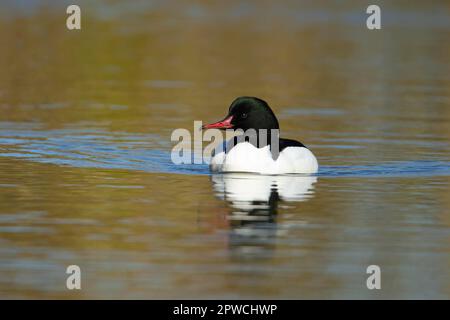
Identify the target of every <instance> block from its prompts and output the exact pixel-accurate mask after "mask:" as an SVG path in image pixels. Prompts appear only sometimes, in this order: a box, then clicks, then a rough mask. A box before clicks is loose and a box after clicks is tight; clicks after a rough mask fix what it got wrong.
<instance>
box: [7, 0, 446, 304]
mask: <svg viewBox="0 0 450 320" xmlns="http://www.w3.org/2000/svg"><path fill="white" fill-rule="evenodd" d="M1 6H3V7H2V10H0V12H2V13H5V12H7V13H8V14H7V15H5V14H1V15H0V48H1V50H0V70H2V72H1V73H0V296H1V297H2V298H64V299H74V298H290V299H299V298H333V299H335V298H358V299H359V298H375V299H379V298H391V299H392V298H448V297H450V272H449V270H450V268H449V266H450V259H449V251H450V196H449V194H450V193H449V182H450V156H449V155H450V141H449V138H450V129H449V128H450V72H449V71H450V58H449V57H450V54H449V53H450V45H449V42H448V39H449V36H450V23H449V21H450V19H449V18H450V13H449V8H448V6H445V5H439V4H429V3H427V4H425V3H422V2H417V3H415V2H411V3H410V2H408V7H405V6H400V5H398V6H395V5H393V4H391V3H385V4H382V7H383V12H385V13H383V17H384V18H383V21H384V22H383V29H382V30H381V31H376V32H372V31H368V30H367V29H366V28H365V14H364V12H365V8H362V7H361V4H360V3H359V2H358V1H354V2H352V1H348V2H346V4H345V5H343V6H339V7H338V6H337V5H332V4H330V3H327V2H320V1H319V2H317V3H316V2H315V3H314V4H311V3H303V2H297V1H285V2H284V3H279V4H278V3H277V4H275V3H271V2H258V4H242V3H240V2H238V1H228V2H227V3H226V4H225V3H223V4H215V5H213V4H206V3H204V4H196V5H188V4H185V3H181V2H180V3H178V2H170V3H166V2H163V1H161V2H159V1H156V2H153V3H152V4H147V2H146V1H142V2H141V1H136V2H133V4H124V3H123V4H119V3H115V2H106V1H105V2H104V1H98V2H92V1H85V2H83V1H82V2H81V7H82V9H83V15H85V16H83V17H84V20H83V21H84V22H83V28H82V30H81V31H79V32H71V31H70V32H69V31H67V29H65V25H64V23H62V22H61V21H64V20H63V19H62V18H63V17H64V12H65V7H66V3H64V2H58V4H55V3H52V2H47V3H45V2H44V1H42V2H40V1H20V2H19V3H16V2H13V1H6V2H4V4H2V5H1ZM61 12H62V13H63V15H61ZM240 95H255V96H258V97H261V98H264V99H266V100H267V101H268V102H269V103H270V105H271V106H272V107H273V109H274V111H275V113H276V114H277V116H278V118H279V122H280V125H281V130H282V135H283V136H284V137H288V138H294V139H298V140H300V141H301V142H303V143H304V144H306V145H307V146H308V147H310V149H311V150H312V151H313V152H314V153H315V154H316V156H317V158H318V160H319V164H320V170H319V173H318V174H317V175H314V176H301V175H286V176H278V177H276V176H260V175H246V174H226V175H211V174H210V173H209V171H208V167H207V165H204V164H203V165H182V166H177V165H174V164H173V163H172V162H171V161H170V151H171V148H172V147H173V145H174V143H173V142H171V141H170V135H171V132H172V130H173V129H175V128H186V129H188V130H190V131H191V132H192V131H193V121H194V120H203V121H204V122H210V121H213V120H218V119H221V118H222V117H223V116H224V115H225V113H226V111H227V108H228V106H229V104H230V103H231V101H232V100H233V99H234V98H235V97H237V96H240ZM71 264H76V265H79V266H80V267H81V270H82V290H80V291H77V292H74V291H69V290H67V289H66V287H65V281H66V276H67V275H66V274H65V270H66V267H67V266H68V265H71ZM371 264H376V265H379V266H380V267H381V270H382V289H381V290H368V289H367V287H366V278H367V274H366V268H367V266H369V265H371Z"/></svg>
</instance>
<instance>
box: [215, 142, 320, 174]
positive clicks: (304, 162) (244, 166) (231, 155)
mask: <svg viewBox="0 0 450 320" xmlns="http://www.w3.org/2000/svg"><path fill="white" fill-rule="evenodd" d="M210 168H211V171H214V172H254V173H262V174H286V173H316V172H317V170H318V168H319V164H318V163H317V159H316V157H315V156H314V154H313V153H312V152H311V151H310V150H309V149H307V148H304V147H287V148H285V149H283V151H281V152H280V154H279V156H278V158H277V159H276V160H274V159H273V158H272V154H271V152H270V149H269V146H266V147H264V148H256V147H255V146H253V145H252V144H251V143H249V142H242V143H238V144H237V145H236V146H234V147H233V148H232V149H231V150H230V151H229V152H228V153H225V152H224V151H220V152H218V153H217V154H216V155H214V157H213V158H212V159H211V163H210Z"/></svg>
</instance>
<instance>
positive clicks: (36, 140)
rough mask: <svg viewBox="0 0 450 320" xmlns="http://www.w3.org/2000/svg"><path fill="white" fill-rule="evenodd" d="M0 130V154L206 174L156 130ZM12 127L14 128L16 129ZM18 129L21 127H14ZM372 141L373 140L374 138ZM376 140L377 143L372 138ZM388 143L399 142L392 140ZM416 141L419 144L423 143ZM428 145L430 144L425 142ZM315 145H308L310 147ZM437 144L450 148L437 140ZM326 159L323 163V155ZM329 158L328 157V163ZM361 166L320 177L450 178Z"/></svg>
mask: <svg viewBox="0 0 450 320" xmlns="http://www.w3.org/2000/svg"><path fill="white" fill-rule="evenodd" d="M2 127H3V128H5V129H1V130H0V156H1V157H10V158H18V159H24V160H27V161H35V162H40V163H50V164H55V165H60V166H72V167H80V168H81V167H85V168H103V169H126V170H139V171H146V172H156V173H172V174H191V175H208V174H209V169H208V165H207V164H182V165H175V164H173V163H172V161H171V157H170V154H171V153H170V148H171V146H172V145H170V140H169V138H168V137H161V136H159V135H155V134H136V133H134V134H130V133H127V132H122V133H120V132H119V133H118V132H114V133H111V132H107V131H103V130H99V129H91V130H81V129H64V130H40V129H37V128H38V125H34V126H32V125H29V124H27V125H21V124H13V123H3V124H2ZM14 127H15V128H14ZM17 127H19V128H18V129H17ZM372 140H374V139H372ZM372 140H370V141H368V140H367V139H351V138H349V139H345V140H344V139H333V141H334V142H336V141H339V142H342V141H344V142H347V143H355V145H342V144H339V145H334V146H333V145H331V144H329V141H326V143H327V144H326V145H318V146H316V147H317V149H318V150H319V153H318V156H319V162H320V163H322V161H320V160H321V159H320V149H321V148H328V149H329V148H334V149H352V148H359V147H360V146H358V144H360V145H367V144H369V143H370V142H373V141H372ZM375 141H378V140H376V139H375ZM391 143H392V144H396V143H401V141H400V142H399V141H395V140H393V141H391ZM422 143H423V142H422V141H419V143H418V145H420V144H422ZM428 144H429V143H428ZM314 147H315V146H311V148H312V149H314ZM435 147H439V148H443V147H446V148H449V144H448V143H447V142H443V141H438V142H436V146H435ZM324 162H327V161H326V159H325V160H324ZM328 162H330V161H328ZM365 163H366V164H364V165H338V164H321V166H320V169H319V173H318V175H319V176H324V177H402V176H405V177H408V176H450V161H446V160H445V159H437V160H436V159H433V160H424V159H404V160H399V161H385V162H373V163H370V162H369V163H367V161H365Z"/></svg>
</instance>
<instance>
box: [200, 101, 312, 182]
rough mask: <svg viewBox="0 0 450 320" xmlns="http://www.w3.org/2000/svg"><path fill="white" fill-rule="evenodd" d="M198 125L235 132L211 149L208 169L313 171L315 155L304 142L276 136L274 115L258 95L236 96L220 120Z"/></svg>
mask: <svg viewBox="0 0 450 320" xmlns="http://www.w3.org/2000/svg"><path fill="white" fill-rule="evenodd" d="M202 129H204V130H206V129H219V130H232V131H233V134H235V136H234V137H233V138H231V139H230V140H228V141H225V142H224V143H222V144H220V145H219V146H218V147H217V148H216V149H215V150H214V151H213V152H212V155H211V159H210V163H209V167H210V170H211V171H212V172H216V173H220V172H244V173H259V174H268V175H278V174H296V173H300V174H314V173H317V171H318V169H319V164H318V161H317V158H316V157H315V156H314V154H313V153H312V152H311V151H310V150H309V149H308V147H307V146H305V145H304V144H303V143H301V142H299V141H296V140H292V139H285V138H280V135H279V132H280V126H279V123H278V119H277V118H276V116H275V114H274V112H273V111H272V109H271V108H270V106H269V104H268V103H267V102H266V101H264V100H262V99H260V98H257V97H250V96H242V97H238V98H236V99H235V100H234V101H233V102H232V103H231V105H230V107H229V110H228V114H227V115H226V116H225V118H224V119H223V120H220V121H217V122H214V123H211V124H207V125H204V126H202Z"/></svg>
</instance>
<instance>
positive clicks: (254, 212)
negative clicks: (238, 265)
mask: <svg viewBox="0 0 450 320" xmlns="http://www.w3.org/2000/svg"><path fill="white" fill-rule="evenodd" d="M316 182H317V177H313V176H298V175H295V176H294V175H291V176H289V175H281V176H268V175H258V174H247V173H228V174H217V175H213V176H212V183H213V188H214V192H215V193H216V196H218V197H219V198H221V199H223V200H225V201H227V202H228V203H229V204H230V207H231V212H230V214H229V215H228V217H227V218H228V220H229V223H230V228H231V232H230V238H229V241H230V247H231V249H232V254H233V255H234V256H235V257H238V258H249V257H259V258H261V257H265V256H267V255H270V254H271V253H272V251H273V245H274V243H275V238H276V235H277V225H276V215H277V211H278V204H279V202H280V201H281V202H299V201H306V200H308V199H309V198H311V197H313V194H314V183H316Z"/></svg>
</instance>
